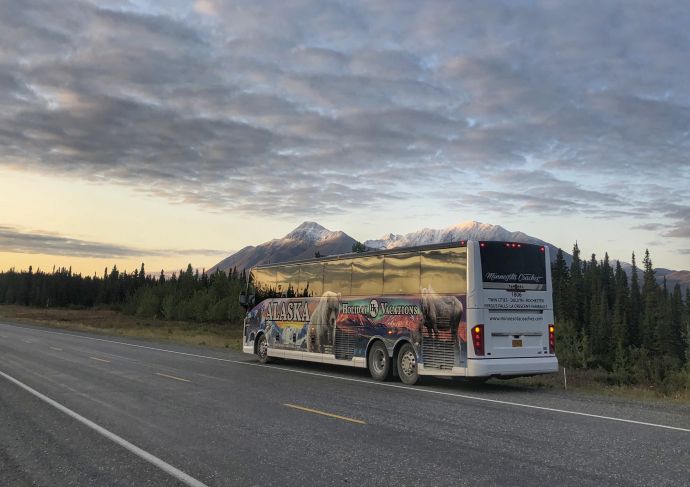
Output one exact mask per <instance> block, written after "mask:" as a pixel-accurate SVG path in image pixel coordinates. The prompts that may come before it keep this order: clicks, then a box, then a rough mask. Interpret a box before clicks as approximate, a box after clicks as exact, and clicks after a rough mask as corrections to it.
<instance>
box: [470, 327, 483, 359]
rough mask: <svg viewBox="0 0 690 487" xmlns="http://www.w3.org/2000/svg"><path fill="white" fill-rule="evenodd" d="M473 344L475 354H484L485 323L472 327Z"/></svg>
mask: <svg viewBox="0 0 690 487" xmlns="http://www.w3.org/2000/svg"><path fill="white" fill-rule="evenodd" d="M472 344H473V345H474V354H475V355H484V325H474V326H473V327H472Z"/></svg>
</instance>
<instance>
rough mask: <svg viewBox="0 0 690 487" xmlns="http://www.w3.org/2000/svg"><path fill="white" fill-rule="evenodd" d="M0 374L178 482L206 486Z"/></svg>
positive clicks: (24, 385) (20, 383) (0, 372)
mask: <svg viewBox="0 0 690 487" xmlns="http://www.w3.org/2000/svg"><path fill="white" fill-rule="evenodd" d="M0 376H2V377H4V378H5V379H7V380H9V381H10V382H12V383H14V384H16V385H17V386H19V387H21V388H22V389H24V390H25V391H27V392H29V393H31V394H33V395H34V396H36V397H37V398H39V399H40V400H42V401H44V402H46V403H48V404H49V405H51V406H53V407H54V408H56V409H58V410H60V411H62V412H63V413H65V414H66V415H68V416H71V417H72V418H74V419H76V420H77V421H79V422H80V423H82V424H84V425H86V426H88V427H89V428H91V429H92V430H94V431H96V432H97V433H99V434H101V435H103V436H105V437H106V438H108V439H109V440H111V441H113V442H114V443H117V444H118V445H120V446H121V447H123V448H125V449H126V450H129V451H130V452H132V453H134V454H135V455H137V456H138V457H140V458H142V459H144V460H146V461H147V462H149V463H151V464H152V465H155V466H156V467H158V468H160V469H161V470H163V471H164V472H166V473H168V474H170V475H172V476H173V477H175V478H176V479H177V480H179V481H180V482H183V483H185V484H187V485H189V486H191V487H208V486H207V485H206V484H204V483H203V482H200V481H199V480H197V479H195V478H194V477H191V476H189V475H187V474H186V473H184V472H183V471H182V470H179V469H177V468H175V467H173V466H172V465H170V464H169V463H166V462H164V461H163V460H161V459H160V458H158V457H156V456H154V455H152V454H150V453H149V452H147V451H145V450H142V449H141V448H139V447H138V446H136V445H133V444H132V443H130V442H129V441H127V440H125V439H124V438H122V437H120V436H118V435H116V434H115V433H112V432H110V431H108V430H107V429H105V428H103V427H102V426H99V425H97V424H96V423H94V422H93V421H91V420H89V419H86V418H85V417H84V416H81V415H80V414H78V413H76V412H74V411H72V410H71V409H69V408H67V407H65V406H63V405H62V404H60V403H59V402H57V401H54V400H52V399H51V398H49V397H48V396H46V395H44V394H41V393H40V392H38V391H37V390H35V389H32V388H31V387H29V386H27V385H26V384H24V383H22V382H20V381H18V380H17V379H15V378H14V377H12V376H9V375H7V374H5V373H4V372H2V371H0Z"/></svg>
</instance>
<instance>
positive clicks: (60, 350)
mask: <svg viewBox="0 0 690 487" xmlns="http://www.w3.org/2000/svg"><path fill="white" fill-rule="evenodd" d="M50 349H51V350H57V351H58V352H62V349H61V348H58V347H50Z"/></svg>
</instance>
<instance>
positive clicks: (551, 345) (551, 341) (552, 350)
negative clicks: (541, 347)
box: [549, 325, 556, 354]
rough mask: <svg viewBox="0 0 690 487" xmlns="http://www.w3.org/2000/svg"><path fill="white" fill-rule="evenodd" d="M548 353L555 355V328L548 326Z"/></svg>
mask: <svg viewBox="0 0 690 487" xmlns="http://www.w3.org/2000/svg"><path fill="white" fill-rule="evenodd" d="M549 353H550V354H554V353H556V327H555V326H553V325H549Z"/></svg>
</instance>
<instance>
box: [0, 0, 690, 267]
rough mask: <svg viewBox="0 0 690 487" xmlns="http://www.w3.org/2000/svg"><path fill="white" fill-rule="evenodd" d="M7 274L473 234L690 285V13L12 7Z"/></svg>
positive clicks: (2, 243)
mask: <svg viewBox="0 0 690 487" xmlns="http://www.w3.org/2000/svg"><path fill="white" fill-rule="evenodd" d="M0 12H1V14H0V107H1V109H0V184H1V185H2V186H1V187H2V191H0V270H7V269H9V268H11V267H15V268H17V269H26V268H28V266H29V265H33V267H34V269H36V268H37V267H40V268H42V269H48V270H49V269H51V268H52V267H53V265H57V266H66V267H67V266H72V268H73V269H74V270H76V271H79V272H83V273H89V274H90V273H93V272H98V273H99V274H101V273H102V272H103V269H104V267H106V266H107V267H112V265H113V264H117V266H118V268H120V269H129V270H132V269H134V268H138V267H139V265H140V264H141V262H145V263H146V268H147V270H148V271H149V272H159V271H160V269H166V270H175V269H180V268H181V267H186V265H187V263H191V264H192V265H193V266H194V267H199V268H204V267H206V268H208V267H210V266H212V265H213V264H216V263H217V262H218V261H219V260H221V259H222V258H223V257H226V256H227V255H229V254H230V253H232V252H233V251H236V250H239V249H240V248H242V247H244V246H245V245H252V244H258V243H261V242H264V241H266V240H270V239H271V238H278V237H282V236H284V235H285V234H287V233H288V232H289V231H290V230H292V229H293V228H294V227H296V226H298V225H299V224H300V223H301V222H303V221H305V220H310V221H317V222H319V223H321V224H322V225H324V226H326V227H327V228H329V229H331V230H343V231H345V232H346V233H348V234H349V235H351V236H352V237H354V238H356V239H359V240H362V241H363V240H366V239H370V238H377V237H379V236H381V235H382V234H385V233H389V232H393V233H406V232H410V231H414V230H418V229H421V228H424V227H430V228H442V227H447V226H450V225H453V224H456V223H459V222H462V221H465V220H477V221H481V222H484V223H492V224H496V225H501V226H503V227H505V228H507V229H508V230H511V231H517V230H520V231H523V232H525V233H527V234H529V235H532V236H534V237H537V238H541V239H544V240H546V241H548V242H551V243H553V244H554V245H557V246H560V247H562V248H563V249H564V250H567V251H570V250H571V249H572V245H573V243H574V242H575V240H577V241H578V242H579V245H580V248H581V249H582V250H583V252H584V253H585V254H586V255H585V257H589V254H591V253H592V252H596V253H597V255H598V256H599V257H603V253H604V251H608V252H609V255H610V256H611V257H613V258H620V259H621V260H624V261H630V254H631V252H632V251H635V252H636V254H637V255H638V256H640V260H641V254H642V253H643V252H644V249H645V248H649V249H650V251H651V254H652V258H653V260H654V265H655V266H657V267H667V268H671V269H690V196H689V195H690V29H689V28H688V25H690V4H688V3H687V2H677V1H671V2H635V1H625V2H598V1H592V2H589V1H578V2H531V1H509V2H498V1H496V2H484V1H476V2H461V1H456V0H452V1H424V2H420V1H418V0H414V1H396V2H380V1H373V0H366V1H362V2H345V1H342V2H331V1H323V0H313V1H312V0H299V1H294V2H292V1H273V2H261V1H256V0H249V1H244V0H238V1H223V2H221V1H213V0H199V1H196V2H194V1H182V0H174V1H156V2H148V1H142V0H131V1H128V2H127V1H123V2H120V1H112V0H105V1H94V2H88V1H59V0H58V1H56V0H50V1H36V0H17V1H12V0H9V1H8V0H0Z"/></svg>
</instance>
